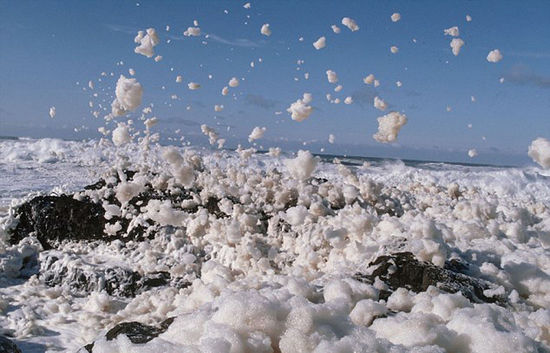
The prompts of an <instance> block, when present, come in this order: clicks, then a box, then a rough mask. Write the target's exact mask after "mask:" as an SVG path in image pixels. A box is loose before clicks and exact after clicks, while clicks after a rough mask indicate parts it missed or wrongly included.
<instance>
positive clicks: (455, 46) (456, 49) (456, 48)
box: [449, 38, 464, 56]
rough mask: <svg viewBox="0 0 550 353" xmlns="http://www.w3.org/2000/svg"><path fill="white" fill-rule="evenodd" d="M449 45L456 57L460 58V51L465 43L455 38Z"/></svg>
mask: <svg viewBox="0 0 550 353" xmlns="http://www.w3.org/2000/svg"><path fill="white" fill-rule="evenodd" d="M449 45H450V46H451V50H452V51H453V54H454V56H458V54H459V53H460V49H461V48H462V46H463V45H464V41H463V40H462V39H460V38H453V40H451V43H450V44H449Z"/></svg>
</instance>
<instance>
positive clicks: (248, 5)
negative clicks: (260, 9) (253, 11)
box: [243, 2, 252, 9]
mask: <svg viewBox="0 0 550 353" xmlns="http://www.w3.org/2000/svg"><path fill="white" fill-rule="evenodd" d="M243 7H244V8H245V9H249V8H251V7H252V5H250V3H249V2H247V3H246V4H244V5H243Z"/></svg>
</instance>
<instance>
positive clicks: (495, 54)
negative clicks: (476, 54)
mask: <svg viewBox="0 0 550 353" xmlns="http://www.w3.org/2000/svg"><path fill="white" fill-rule="evenodd" d="M501 60H502V54H501V53H500V50H498V49H495V50H491V51H490V52H489V54H487V61H488V62H490V63H497V62H499V61H501Z"/></svg>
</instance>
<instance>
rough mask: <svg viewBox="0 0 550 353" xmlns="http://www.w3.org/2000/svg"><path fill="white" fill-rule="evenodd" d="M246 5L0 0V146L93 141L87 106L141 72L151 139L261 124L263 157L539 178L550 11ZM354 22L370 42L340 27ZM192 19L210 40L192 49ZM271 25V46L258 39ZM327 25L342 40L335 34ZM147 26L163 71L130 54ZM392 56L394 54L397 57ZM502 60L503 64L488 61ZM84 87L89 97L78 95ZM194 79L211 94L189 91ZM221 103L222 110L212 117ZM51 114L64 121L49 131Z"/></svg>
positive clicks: (53, 122)
mask: <svg viewBox="0 0 550 353" xmlns="http://www.w3.org/2000/svg"><path fill="white" fill-rule="evenodd" d="M245 2H246V1H204V0H203V1H198V0H197V1H191V0H189V1H137V2H136V1H4V0H0V16H1V20H0V47H1V50H0V135H18V136H34V137H44V136H52V137H63V138H89V137H94V138H98V137H99V133H97V127H99V126H102V125H104V122H103V119H102V116H103V115H104V114H101V116H100V118H99V119H96V118H94V117H93V116H92V115H91V109H90V108H89V107H88V102H89V101H90V100H92V101H93V102H94V104H95V106H96V107H97V104H99V103H101V104H103V105H104V106H107V107H109V106H110V102H111V100H112V95H113V94H114V86H115V82H116V79H117V78H118V76H119V75H120V74H124V75H126V76H129V75H128V69H129V68H133V69H135V70H136V76H135V77H136V78H137V79H138V81H139V82H140V83H141V84H142V85H143V87H144V97H143V106H145V105H147V104H149V103H153V104H154V115H155V116H157V117H158V118H159V120H160V123H159V124H158V125H157V126H155V128H154V129H155V130H156V131H159V132H161V133H162V135H163V136H165V137H168V136H176V134H175V133H174V131H175V130H177V129H181V133H180V135H184V136H186V138H187V139H189V140H190V141H193V142H194V143H206V142H207V139H206V137H204V136H202V135H201V133H200V128H199V125H200V124H201V123H206V124H208V125H211V126H214V127H216V128H217V129H218V131H219V133H220V135H221V136H222V137H224V138H227V139H228V146H230V147H231V146H235V145H236V143H239V142H240V143H242V144H243V145H244V146H248V145H249V144H248V142H247V141H246V136H247V135H248V134H249V132H250V131H251V130H252V128H253V127H254V126H266V127H267V132H266V134H265V136H264V138H263V139H262V140H260V141H259V144H260V145H262V146H263V147H270V146H283V147H285V148H289V149H296V148H298V147H300V146H301V147H302V148H304V147H303V142H306V143H307V144H308V145H307V146H306V147H305V148H309V149H311V150H312V151H313V152H319V150H320V148H324V149H325V152H327V153H338V154H342V153H348V154H355V155H357V154H360V155H366V156H377V157H401V158H416V159H438V160H451V161H471V162H479V163H503V164H528V163H529V159H528V157H527V155H526V150H527V147H528V145H529V144H530V142H531V140H533V139H535V138H536V137H538V136H542V137H546V138H550V113H549V112H550V65H549V64H548V63H549V61H550V40H549V38H550V20H549V19H548V17H547V14H548V13H550V2H549V1H528V2H519V1H502V0H501V1H422V0H421V1H307V2H306V1H281V0H279V1H251V5H252V6H251V8H250V9H245V8H243V4H244V3H245ZM138 3H139V6H138V5H137V4H138ZM224 10H227V12H228V13H227V14H226V13H225V12H224ZM394 12H399V13H400V14H401V16H402V17H401V20H400V21H399V22H397V23H393V22H391V20H390V16H391V14H392V13H394ZM467 14H469V15H470V16H471V17H472V21H471V22H466V19H465V16H466V15H467ZM248 16H249V17H248ZM344 16H348V17H351V18H353V19H354V20H355V21H356V22H357V24H358V25H359V26H360V27H361V28H360V30H359V31H356V32H351V31H349V30H348V29H347V28H345V27H344V26H343V25H341V23H340V22H341V19H342V17H344ZM195 19H196V20H198V21H199V27H200V28H201V31H202V36H201V37H200V38H196V37H184V36H183V35H182V33H183V31H184V30H185V29H187V27H189V26H192V25H193V20H195ZM264 23H269V24H270V26H271V29H272V35H271V36H270V37H266V36H263V35H261V34H260V27H261V26H262V24H264ZM332 24H337V25H338V26H339V27H341V29H342V32H341V33H340V34H334V33H333V32H332V30H331V28H330V26H331V25H332ZM166 25H169V26H170V27H171V28H170V31H169V32H166V31H165V27H166ZM451 26H458V27H459V29H460V38H462V39H463V40H464V41H465V43H466V44H465V46H464V47H463V48H462V51H461V53H460V55H459V56H456V57H455V56H454V55H452V53H451V48H450V47H449V42H450V40H451V37H449V36H445V35H443V29H445V28H449V27H451ZM149 27H153V28H156V29H157V32H158V34H159V37H160V39H161V44H159V45H158V46H157V47H155V52H156V54H158V55H162V56H163V60H162V61H160V62H158V63H157V62H154V61H153V60H152V59H148V58H146V57H145V56H142V55H138V54H135V53H134V48H135V46H136V44H135V43H134V42H133V38H134V36H135V35H136V33H137V31H138V30H145V29H146V28H149ZM206 34H209V35H210V36H209V38H205V36H204V35H206ZM320 36H325V37H326V38H327V47H326V48H324V49H322V50H319V51H317V50H315V49H314V48H313V46H312V42H314V41H315V40H316V39H317V38H319V37H320ZM300 37H303V38H304V40H303V41H302V42H301V41H299V40H298V38H300ZM168 39H170V40H171V42H170V43H166V40H168ZM413 39H416V43H415V42H413ZM203 42H205V43H206V44H205V43H203ZM392 45H396V46H397V47H398V48H399V53H398V54H395V55H394V54H391V53H390V47H391V46H392ZM495 48H498V49H499V50H500V51H501V52H502V54H503V56H504V59H503V60H502V61H500V62H499V63H489V62H487V61H486V59H485V58H486V56H487V53H488V52H489V51H490V50H492V49H495ZM259 58H262V63H258V59H259ZM298 60H304V64H302V65H297V61H298ZM120 61H123V62H124V65H117V63H118V62H120ZM251 61H255V63H256V65H255V67H254V68H250V66H249V64H250V62H251ZM172 68H173V71H171V69H172ZM297 68H299V70H297ZM328 69H331V70H333V71H335V72H336V73H337V74H338V77H339V83H340V84H342V85H343V87H344V88H343V90H342V91H341V92H339V93H336V92H334V91H333V88H334V85H333V84H330V83H328V81H327V79H326V74H325V71H326V70H328ZM102 72H105V73H107V77H102V76H101V73H102ZM305 72H308V73H309V75H310V78H309V80H305V79H304V73H305ZM110 73H113V75H114V76H110ZM369 73H373V74H375V76H376V77H377V78H378V79H379V80H380V82H381V85H380V86H379V87H377V88H376V89H375V88H373V87H372V86H367V85H365V84H364V83H363V81H362V78H363V77H365V76H366V75H367V74H369ZM177 75H182V76H183V82H184V83H183V84H178V83H176V82H175V77H176V76H177ZM208 75H212V76H213V78H212V79H209V78H208ZM233 76H236V77H238V78H243V79H244V80H241V84H240V85H239V87H237V88H235V89H232V90H231V94H230V95H228V96H225V97H224V96H222V95H221V94H220V91H221V89H222V88H223V86H225V85H227V82H228V80H229V79H230V78H231V77H233ZM295 77H297V78H298V79H299V80H298V81H295V79H294V78H295ZM501 77H504V82H503V83H500V82H499V79H500V78H501ZM98 79H101V82H99V81H98ZM89 80H92V81H94V83H95V89H94V90H93V91H90V90H89V89H87V90H84V89H83V88H85V87H86V86H87V82H88V81H89ZM398 80H399V81H401V82H402V83H403V86H402V87H399V88H398V87H397V86H396V84H395V82H396V81H398ZM189 81H194V82H198V83H200V84H201V86H202V87H201V89H199V90H197V91H190V90H188V89H187V86H186V83H187V82H189ZM77 82H78V83H79V84H78V85H77ZM163 86H164V87H165V88H164V89H162V87H163ZM304 92H310V93H312V94H313V98H314V99H313V103H312V105H313V107H314V112H313V113H312V114H311V116H310V117H309V118H308V119H307V120H305V121H303V122H301V123H298V122H295V121H292V120H291V118H290V116H289V114H288V113H287V112H286V108H287V107H288V106H289V105H290V103H292V102H294V101H295V100H296V99H298V98H300V97H301V96H302V94H303V93H304ZM93 93H97V94H98V97H93V96H92V94H93ZM326 93H331V94H332V96H333V97H339V98H340V99H342V100H343V99H344V98H345V97H346V96H352V97H353V98H354V104H351V105H344V104H342V103H341V104H330V103H329V102H327V100H326V98H325V95H326ZM173 94H176V95H177V96H178V99H177V100H172V99H171V98H170V96H171V95H173ZM374 96H380V97H381V98H383V99H384V100H385V101H386V102H387V103H389V105H390V108H391V110H396V111H400V112H403V113H405V114H406V115H407V117H408V123H407V124H406V125H405V126H404V127H403V129H402V130H401V133H400V135H399V138H398V142H397V143H396V144H393V145H389V146H388V145H381V144H379V143H377V142H376V141H375V140H373V139H372V134H374V133H375V132H376V131H377V121H376V118H377V117H378V116H381V115H383V114H384V113H382V112H380V111H378V110H376V109H375V108H374V107H373V106H372V99H373V97H374ZM471 96H474V97H475V98H476V102H471V99H470V97H471ZM103 101H104V102H103ZM214 104H223V105H224V107H225V109H224V110H223V111H222V112H219V113H216V112H214V109H213V106H214ZM50 106H55V107H56V108H57V116H56V117H55V118H54V119H50V117H49V116H48V111H49V107H50ZM188 106H190V107H191V109H190V110H187V109H186V108H187V107H188ZM447 107H450V108H451V111H447V109H446V108H447ZM96 109H97V108H96ZM279 111H281V112H283V114H280V115H276V114H275V112H279ZM129 117H130V118H134V119H135V118H137V117H139V114H137V113H135V114H131V115H130V116H129ZM136 124H137V123H136ZM468 124H472V127H471V128H469V127H468ZM82 127H84V128H83V129H82ZM227 127H230V130H229V131H228V130H227ZM74 128H78V129H79V131H78V132H75V131H74ZM329 133H333V134H334V135H335V136H336V143H335V144H334V145H331V144H329V143H328V141H327V138H328V135H329ZM483 137H485V139H483ZM471 148H475V149H477V151H478V152H479V155H478V156H477V157H476V158H474V159H473V160H472V159H470V158H469V157H468V156H467V154H466V153H467V151H468V150H469V149H471Z"/></svg>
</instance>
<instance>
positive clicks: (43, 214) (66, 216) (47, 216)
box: [9, 195, 106, 250]
mask: <svg viewBox="0 0 550 353" xmlns="http://www.w3.org/2000/svg"><path fill="white" fill-rule="evenodd" d="M104 215H105V210H104V209H103V207H101V205H98V204H95V203H93V202H90V201H79V200H75V199H74V198H73V197H72V196H69V195H60V196H38V197H35V198H34V199H32V200H30V201H27V202H25V203H24V204H22V205H21V206H19V207H18V208H17V210H16V211H15V216H16V217H17V218H18V219H19V221H18V223H17V225H16V227H15V228H14V229H11V230H9V234H10V239H9V241H10V243H11V244H17V243H19V242H20V241H21V239H23V238H25V237H27V236H28V235H30V234H31V233H34V235H35V236H36V238H37V239H38V241H40V243H41V244H42V247H43V248H44V249H46V250H47V249H51V248H54V247H56V246H57V245H59V243H61V242H62V241H64V240H66V239H73V240H92V239H100V238H102V237H103V229H104V228H105V221H106V220H105V217H104Z"/></svg>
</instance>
